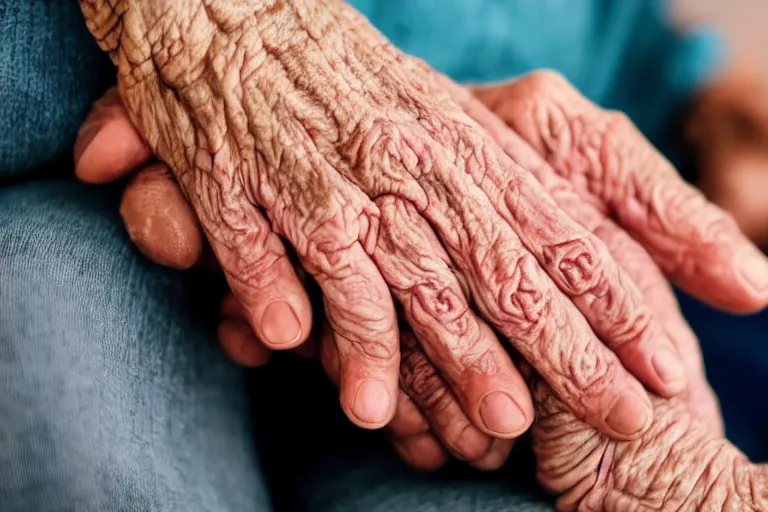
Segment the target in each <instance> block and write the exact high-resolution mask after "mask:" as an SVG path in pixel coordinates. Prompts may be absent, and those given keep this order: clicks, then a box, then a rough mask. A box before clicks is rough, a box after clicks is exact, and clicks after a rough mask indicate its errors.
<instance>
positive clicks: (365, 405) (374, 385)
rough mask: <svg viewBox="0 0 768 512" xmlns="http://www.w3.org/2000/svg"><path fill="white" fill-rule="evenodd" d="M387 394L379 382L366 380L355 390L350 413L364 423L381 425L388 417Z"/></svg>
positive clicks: (384, 387) (385, 388) (388, 402)
mask: <svg viewBox="0 0 768 512" xmlns="http://www.w3.org/2000/svg"><path fill="white" fill-rule="evenodd" d="M389 405H390V399H389V392H388V391H387V387H386V386H385V385H384V383H383V382H381V381H380V380H366V381H365V382H363V383H362V384H360V386H359V387H358V388H357V393H356V394H355V401H354V403H353V404H352V412H353V413H354V414H355V416H357V418H358V419H360V420H362V421H364V422H366V423H381V422H382V421H385V420H386V419H387V416H388V415H389Z"/></svg>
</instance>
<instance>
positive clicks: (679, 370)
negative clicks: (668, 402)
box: [653, 348, 685, 393]
mask: <svg viewBox="0 0 768 512" xmlns="http://www.w3.org/2000/svg"><path fill="white" fill-rule="evenodd" d="M653 368H654V369H655V370H656V374H657V375H658V376H659V378H660V379H661V381H662V382H663V383H664V384H666V385H667V386H668V387H669V388H670V389H669V391H670V392H672V393H675V392H677V391H682V388H684V387H685V367H684V366H683V362H682V361H681V360H680V356H678V355H677V353H675V352H674V351H673V350H672V349H669V348H663V349H661V350H659V351H658V352H656V355H654V356H653Z"/></svg>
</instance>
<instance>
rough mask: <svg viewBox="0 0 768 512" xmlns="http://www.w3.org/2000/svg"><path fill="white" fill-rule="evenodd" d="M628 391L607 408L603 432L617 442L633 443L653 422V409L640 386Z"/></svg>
mask: <svg viewBox="0 0 768 512" xmlns="http://www.w3.org/2000/svg"><path fill="white" fill-rule="evenodd" d="M636 387H637V388H640V389H633V388H635V386H633V387H631V388H629V389H626V390H625V391H624V392H623V393H621V394H620V395H619V396H618V397H617V398H616V399H615V400H614V401H613V403H612V404H611V405H610V406H609V407H608V408H607V411H608V412H607V414H606V413H604V412H602V411H603V409H602V408H600V412H601V413H603V414H605V415H604V416H603V425H602V427H603V428H602V430H603V431H604V432H605V433H606V434H607V435H609V436H610V437H612V438H613V439H616V440H617V441H633V440H635V439H637V438H638V437H640V436H641V435H643V434H644V433H645V432H646V431H647V430H648V428H650V426H651V423H652V422H653V407H652V406H651V401H650V399H649V398H648V395H647V393H646V392H645V391H644V390H643V389H642V387H641V386H640V385H639V384H638V385H637V386H636Z"/></svg>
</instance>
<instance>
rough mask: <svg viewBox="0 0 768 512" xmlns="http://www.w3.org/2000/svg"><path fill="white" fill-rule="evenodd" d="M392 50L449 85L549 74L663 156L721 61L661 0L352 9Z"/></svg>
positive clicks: (437, 1)
mask: <svg viewBox="0 0 768 512" xmlns="http://www.w3.org/2000/svg"><path fill="white" fill-rule="evenodd" d="M351 3H352V4H353V5H354V6H355V7H357V8H358V9H359V10H360V11H361V12H362V13H363V14H365V15H366V16H367V17H368V18H369V19H370V20H371V22H372V23H373V24H374V25H375V26H376V27H378V28H379V30H381V31H382V32H383V33H384V34H385V35H386V36H387V37H389V38H390V39H391V40H392V41H393V43H394V44H395V45H397V46H398V47H400V48H401V49H403V50H404V51H406V52H408V53H411V54H413V55H417V56H419V57H421V58H423V59H425V60H426V61H427V62H429V63H430V64H431V65H432V66H433V67H435V68H436V69H438V70H440V71H442V72H444V73H446V74H448V75H449V76H451V77H453V78H454V79H456V80H458V81H473V82H477V81H497V80H503V79H506V78H510V77H513V76H516V75H521V74H524V73H526V72H528V71H531V70H534V69H539V68H549V69H555V70H557V71H559V72H560V73H562V74H563V75H565V76H566V77H567V78H568V79H569V80H570V81H571V82H572V83H573V84H574V85H575V86H576V87H577V88H578V89H579V90H580V91H581V92H582V93H583V94H585V95H586V96H587V97H589V98H590V99H592V100H593V101H595V102H596V103H598V104H600V105H602V106H604V107H606V108H612V109H618V110H622V111H624V112H626V113H627V114H628V115H629V116H630V117H631V118H632V119H633V120H634V121H635V123H636V124H637V125H638V126H639V127H640V129H641V130H642V131H643V132H644V133H645V134H646V135H647V136H648V137H649V138H650V139H651V140H653V142H654V143H656V144H657V145H658V146H660V147H661V148H662V149H664V148H665V147H669V146H670V144H669V142H670V141H668V140H667V138H668V128H669V126H670V122H671V121H672V119H673V116H675V115H676V114H677V112H678V111H679V108H680V107H681V105H682V104H683V103H684V102H685V101H686V100H687V99H688V98H690V97H691V95H692V94H693V92H694V91H695V89H696V88H697V87H698V86H699V84H701V82H702V81H703V80H705V79H706V78H707V77H708V76H709V75H710V74H712V73H713V72H714V71H715V70H716V69H717V67H718V66H719V64H720V62H721V61H722V57H723V53H724V47H723V45H722V41H721V40H720V39H719V38H718V36H717V35H716V34H715V33H714V32H712V31H710V30H706V29H704V30H698V31H696V32H693V33H689V34H683V33H680V32H678V31H676V30H674V29H673V28H672V27H671V25H670V24H669V23H668V21H667V13H666V6H667V2H665V1H663V0H352V1H351Z"/></svg>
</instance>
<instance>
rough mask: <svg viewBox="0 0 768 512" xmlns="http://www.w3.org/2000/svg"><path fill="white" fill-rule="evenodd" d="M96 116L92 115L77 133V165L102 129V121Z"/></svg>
mask: <svg viewBox="0 0 768 512" xmlns="http://www.w3.org/2000/svg"><path fill="white" fill-rule="evenodd" d="M94 117H95V116H93V115H91V116H89V118H88V119H86V120H85V123H84V124H83V126H82V127H81V128H80V131H79V132H78V134H77V140H76V141H75V150H74V151H75V165H77V163H78V162H79V161H80V159H81V158H82V157H83V154H84V153H85V150H86V149H88V147H89V146H90V145H91V142H93V139H94V138H95V137H96V135H97V134H98V133H99V131H100V130H101V123H100V122H99V121H98V119H94Z"/></svg>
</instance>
